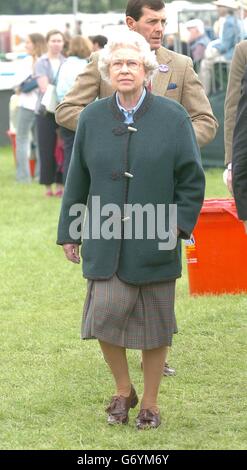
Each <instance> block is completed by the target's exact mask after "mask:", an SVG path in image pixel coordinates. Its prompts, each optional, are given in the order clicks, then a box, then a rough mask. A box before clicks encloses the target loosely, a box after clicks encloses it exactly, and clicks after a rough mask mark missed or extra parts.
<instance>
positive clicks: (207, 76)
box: [199, 0, 241, 96]
mask: <svg viewBox="0 0 247 470" xmlns="http://www.w3.org/2000/svg"><path fill="white" fill-rule="evenodd" d="M213 4H214V5H216V6H217V8H218V13H219V16H220V17H222V18H223V19H224V22H223V27H222V30H221V31H219V38H218V39H215V40H213V41H210V42H209V44H208V45H207V48H206V50H205V58H204V59H203V60H202V61H201V65H200V71H199V77H200V80H201V82H202V84H203V86H204V88H205V92H206V94H207V96H209V95H210V93H211V91H212V77H213V73H214V64H215V63H216V62H227V61H230V60H231V59H232V56H233V51H234V47H235V46H236V44H237V43H238V42H239V41H240V39H241V23H240V21H239V18H238V16H237V14H236V11H237V9H238V3H237V2H236V1H235V0H216V1H215V2H213Z"/></svg>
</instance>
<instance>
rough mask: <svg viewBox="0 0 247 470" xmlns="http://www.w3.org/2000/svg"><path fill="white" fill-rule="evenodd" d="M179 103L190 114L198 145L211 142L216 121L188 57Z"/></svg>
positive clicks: (214, 133)
mask: <svg viewBox="0 0 247 470" xmlns="http://www.w3.org/2000/svg"><path fill="white" fill-rule="evenodd" d="M181 104H182V105H183V106H184V108H185V109H186V110H187V112H188V113H189V115H190V118H191V121H192V124H193V128H194V131H195V134H196V138H197V142H198V145H199V147H203V146H204V145H206V144H208V143H209V142H211V141H212V140H213V139H214V137H215V135H216V132H217V129H218V122H217V119H216V118H215V116H214V115H213V111H212V108H211V105H210V103H209V100H208V98H207V96H206V94H205V91H204V88H203V86H202V84H201V82H200V80H199V78H198V75H197V74H196V73H195V71H194V69H193V64H192V61H191V59H188V61H187V66H186V68H185V73H184V81H183V90H182V96H181Z"/></svg>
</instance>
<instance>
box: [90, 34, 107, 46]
mask: <svg viewBox="0 0 247 470" xmlns="http://www.w3.org/2000/svg"><path fill="white" fill-rule="evenodd" d="M90 39H91V41H92V43H93V44H95V43H97V44H98V45H99V47H100V48H101V49H103V47H105V45H106V44H107V41H108V39H107V37H105V36H102V35H101V34H98V35H97V36H92V37H90Z"/></svg>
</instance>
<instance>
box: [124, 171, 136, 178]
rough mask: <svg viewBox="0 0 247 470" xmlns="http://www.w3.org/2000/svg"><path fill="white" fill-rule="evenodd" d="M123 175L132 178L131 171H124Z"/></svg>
mask: <svg viewBox="0 0 247 470" xmlns="http://www.w3.org/2000/svg"><path fill="white" fill-rule="evenodd" d="M124 176H126V177H127V178H134V175H132V173H129V172H128V171H126V172H125V173H124Z"/></svg>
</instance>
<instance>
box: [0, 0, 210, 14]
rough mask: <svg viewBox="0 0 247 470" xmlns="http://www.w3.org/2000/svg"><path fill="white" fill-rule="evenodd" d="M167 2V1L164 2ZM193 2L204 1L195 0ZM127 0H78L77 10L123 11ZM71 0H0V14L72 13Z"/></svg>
mask: <svg viewBox="0 0 247 470" xmlns="http://www.w3.org/2000/svg"><path fill="white" fill-rule="evenodd" d="M166 3H169V2H166ZM195 3H205V2H204V1H203V0H197V1H196V2H195ZM126 4H127V0H78V11H80V12H82V13H99V12H107V11H110V10H111V11H114V10H115V11H124V10H125V7H126ZM72 11H73V0H52V1H51V0H39V1H38V2H35V1H34V0H1V1H0V14H2V15H19V14H28V15H31V14H42V13H43V14H45V13H72Z"/></svg>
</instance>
